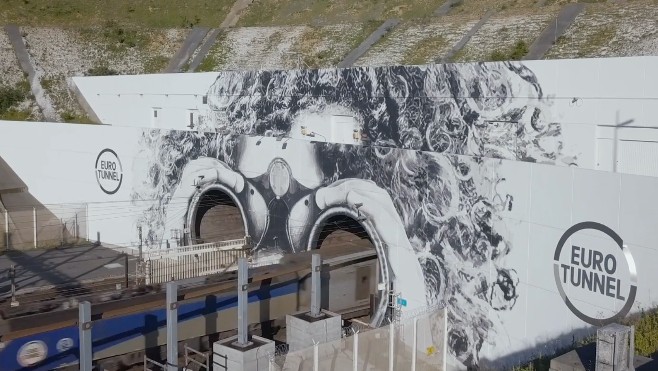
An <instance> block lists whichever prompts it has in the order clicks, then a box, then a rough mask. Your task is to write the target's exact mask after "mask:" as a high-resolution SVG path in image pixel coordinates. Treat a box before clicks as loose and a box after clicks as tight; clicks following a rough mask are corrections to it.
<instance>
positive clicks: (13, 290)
mask: <svg viewBox="0 0 658 371" xmlns="http://www.w3.org/2000/svg"><path fill="white" fill-rule="evenodd" d="M9 278H10V279H11V304H10V305H11V306H12V307H17V306H18V305H19V303H18V301H17V300H16V266H15V265H13V264H12V265H11V267H9Z"/></svg>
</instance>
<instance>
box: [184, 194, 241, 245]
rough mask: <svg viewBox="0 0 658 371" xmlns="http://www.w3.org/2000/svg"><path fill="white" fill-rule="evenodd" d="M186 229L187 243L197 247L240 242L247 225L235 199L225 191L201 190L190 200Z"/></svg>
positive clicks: (233, 195)
mask: <svg viewBox="0 0 658 371" xmlns="http://www.w3.org/2000/svg"><path fill="white" fill-rule="evenodd" d="M187 226H188V228H189V233H190V243H191V244H200V243H209V242H219V241H227V240H233V239H239V238H244V237H245V235H247V223H246V217H245V214H244V210H243V209H242V205H241V204H240V202H239V200H238V198H237V196H236V195H235V194H234V193H233V192H232V191H230V190H229V189H227V188H226V187H224V186H222V185H219V184H214V185H210V186H206V187H204V188H203V189H202V190H201V191H199V192H198V193H197V195H196V196H195V197H194V198H193V199H192V202H191V203H190V206H189V209H188V218H187Z"/></svg>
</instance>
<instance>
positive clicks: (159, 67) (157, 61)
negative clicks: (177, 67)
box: [144, 55, 169, 73]
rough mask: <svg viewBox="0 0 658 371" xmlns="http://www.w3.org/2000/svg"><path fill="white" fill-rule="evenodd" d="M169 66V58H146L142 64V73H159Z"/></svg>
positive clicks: (161, 56)
mask: <svg viewBox="0 0 658 371" xmlns="http://www.w3.org/2000/svg"><path fill="white" fill-rule="evenodd" d="M168 64H169V58H167V57H165V56H163V55H155V56H152V57H148V58H147V59H146V61H145V62H144V72H145V73H160V72H162V71H163V70H164V69H165V68H167V65H168Z"/></svg>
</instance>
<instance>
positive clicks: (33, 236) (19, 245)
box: [0, 204, 87, 250]
mask: <svg viewBox="0 0 658 371" xmlns="http://www.w3.org/2000/svg"><path fill="white" fill-rule="evenodd" d="M0 228H1V230H2V233H0V236H1V237H2V238H1V240H0V249H2V250H28V249H34V248H49V247H60V246H70V245H76V244H78V243H80V242H85V241H86V238H87V205H86V204H62V205H51V206H48V207H45V206H42V207H13V208H9V207H8V208H7V209H0Z"/></svg>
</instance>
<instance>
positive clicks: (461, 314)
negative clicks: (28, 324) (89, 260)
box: [0, 58, 658, 369]
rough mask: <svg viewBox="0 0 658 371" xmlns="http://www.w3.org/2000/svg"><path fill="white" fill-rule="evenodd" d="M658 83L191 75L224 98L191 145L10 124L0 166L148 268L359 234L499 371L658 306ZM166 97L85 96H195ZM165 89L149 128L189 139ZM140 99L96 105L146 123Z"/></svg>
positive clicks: (627, 63)
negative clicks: (654, 163) (174, 124)
mask: <svg viewBox="0 0 658 371" xmlns="http://www.w3.org/2000/svg"><path fill="white" fill-rule="evenodd" d="M653 66H655V58H649V59H641V58H640V59H636V58H619V59H613V60H606V59H603V60H597V61H596V63H592V62H591V61H587V60H578V61H568V60H564V61H532V62H511V63H473V64H447V65H432V66H408V67H382V68H351V69H327V70H292V71H247V72H236V71H227V72H222V73H219V74H210V75H195V76H194V79H202V78H203V77H204V76H211V77H212V79H214V80H213V83H212V84H210V83H206V82H204V84H203V89H206V86H210V88H209V89H208V91H207V95H206V97H205V99H203V100H202V98H204V97H203V95H202V94H199V95H198V97H197V100H198V104H199V106H198V107H196V108H194V109H195V110H197V111H196V112H197V114H198V117H199V120H198V123H196V124H195V125H194V130H193V131H182V130H164V129H154V128H148V126H149V125H148V123H145V124H142V125H141V126H140V127H116V126H89V125H64V124H44V123H5V122H0V157H1V158H2V159H3V160H4V161H5V162H6V163H7V164H8V166H9V167H11V169H12V170H13V171H15V173H16V174H17V176H19V177H20V179H21V180H22V181H23V182H24V183H25V184H26V186H27V187H29V192H30V194H32V195H34V197H35V198H36V199H37V200H39V201H40V202H41V203H42V204H44V205H58V204H67V203H87V215H88V217H87V225H88V228H87V229H88V231H89V236H87V237H88V238H89V239H93V240H95V239H96V238H97V237H96V236H99V235H100V236H101V237H100V238H101V239H102V242H103V243H104V244H107V245H108V246H112V245H114V246H122V247H135V246H138V245H139V243H140V241H139V233H138V228H141V231H142V237H143V239H144V241H143V243H144V245H145V246H146V247H147V248H150V249H164V248H167V246H176V245H177V244H179V243H185V242H187V243H189V242H192V243H197V242H202V241H203V242H205V241H212V240H223V239H231V238H240V237H243V236H244V235H249V236H250V238H251V241H252V246H253V249H254V250H255V254H256V257H257V258H261V257H262V258H263V259H266V260H268V259H272V260H276V259H278V257H280V256H282V255H284V254H288V253H295V252H299V251H304V250H308V249H315V248H318V247H320V248H325V246H327V245H328V244H329V243H328V242H326V241H328V240H329V238H327V230H328V229H329V230H330V229H332V228H333V229H336V228H338V229H341V228H344V229H346V230H348V231H349V230H351V231H352V232H354V231H355V230H356V231H357V232H354V234H355V235H356V234H358V236H359V237H362V238H363V239H365V240H367V242H368V243H369V244H371V245H372V246H373V248H374V249H376V251H377V252H378V256H379V265H380V267H379V273H380V278H381V282H386V283H392V284H393V289H394V290H395V291H396V292H399V293H400V298H401V299H404V301H405V302H406V304H407V305H406V307H404V308H403V310H405V311H409V312H413V311H414V310H415V309H419V308H424V307H426V306H430V305H433V304H445V305H446V306H447V308H448V310H449V334H448V342H449V349H450V352H451V353H452V355H453V356H454V357H453V358H454V359H456V362H457V363H459V364H461V366H463V368H469V367H470V368H474V369H475V368H478V367H480V368H482V367H483V366H490V367H492V368H494V369H499V368H502V367H503V366H510V365H517V364H518V363H519V362H522V361H527V360H529V359H531V358H532V357H535V356H538V355H540V354H551V352H552V351H554V350H555V349H556V348H558V347H561V346H565V345H568V344H571V342H572V340H573V337H574V336H576V337H578V336H579V335H584V334H585V332H589V333H591V332H592V330H593V329H595V326H598V325H599V324H601V323H610V321H611V319H612V320H614V319H617V318H621V317H623V316H625V315H627V314H628V313H636V312H639V311H641V310H643V309H650V308H655V307H657V306H658V297H656V293H657V292H658V290H656V285H657V284H656V283H657V282H658V270H656V269H655V264H656V262H657V261H658V248H656V241H658V224H657V222H656V218H655V210H656V207H657V206H658V194H657V193H656V192H655V190H656V189H657V188H658V176H657V175H655V174H658V172H656V173H655V174H654V173H651V171H654V170H652V169H653V168H652V167H650V166H648V165H646V164H647V160H646V159H647V158H652V157H651V156H653V154H655V153H658V150H654V148H658V147H655V143H658V133H654V131H656V130H655V128H656V127H658V124H657V123H655V117H657V115H656V107H655V104H652V103H651V102H653V101H654V100H655V98H656V94H658V91H655V86H658V84H653V83H646V82H645V81H650V82H652V81H658V74H656V69H655V68H654V67H653ZM187 75H192V74H186V75H185V76H187ZM171 76H172V75H161V76H155V75H150V76H146V77H139V76H138V77H134V78H135V79H136V80H135V81H132V82H131V81H128V80H129V79H127V78H125V77H122V80H110V79H111V78H107V80H103V79H101V78H93V80H92V79H91V78H90V80H89V84H91V85H93V84H95V83H98V84H100V85H102V86H100V85H99V86H100V87H98V89H100V90H102V89H105V88H107V87H108V86H110V85H111V83H113V81H117V84H120V83H121V84H125V86H126V88H125V90H126V91H128V90H130V89H132V90H130V91H131V92H134V91H141V90H139V89H141V87H140V86H138V85H140V84H142V83H143V82H145V81H157V82H158V83H163V84H164V80H166V79H179V80H176V81H187V80H185V79H187V77H185V76H182V75H181V76H182V77H181V76H176V77H171ZM609 76H618V77H619V78H620V80H618V81H617V80H611V79H609V78H608V77H609ZM621 76H623V79H622V78H621ZM627 76H630V77H628V78H627ZM102 81H106V82H103V83H102V84H101V82H102ZM168 81H171V80H168ZM190 81H191V80H190ZM103 84H105V85H103ZM642 84H644V85H642ZM143 85H147V84H146V83H144V84H143ZM191 85H194V84H192V83H190V86H191ZM154 86H155V85H154ZM157 86H160V85H157ZM162 86H164V85H162ZM638 86H639V87H638ZM188 87H189V86H188ZM135 89H137V90H135ZM176 89H178V87H176V86H175V87H174V88H172V94H171V95H170V96H169V97H168V98H162V101H163V102H167V101H166V99H170V100H171V101H168V102H169V103H167V104H170V105H171V106H175V105H176V104H179V103H180V104H181V105H183V107H185V108H184V109H181V110H179V111H176V110H175V109H174V108H171V110H169V111H167V110H166V109H165V108H163V111H162V112H163V115H162V117H161V118H162V119H163V120H164V116H165V115H166V114H169V113H170V114H171V116H167V120H169V121H167V122H171V121H172V120H174V119H175V118H176V117H180V118H181V120H183V121H184V123H183V124H181V125H180V126H179V127H185V126H187V125H188V123H189V121H188V120H189V117H188V115H189V114H190V112H188V108H189V106H187V105H185V103H181V102H187V101H185V100H184V99H183V98H180V99H181V100H178V101H176V99H177V98H176V97H175V96H174V94H173V92H174V91H178V90H176ZM185 89H187V87H185ZM185 89H183V87H181V88H180V89H179V90H180V91H183V90H185ZM652 89H653V90H652ZM112 91H118V90H116V89H115V90H112ZM147 93H148V92H147ZM147 93H145V95H144V98H143V100H142V98H141V97H140V98H139V99H136V98H134V96H129V98H125V97H123V96H122V97H123V98H120V97H118V96H114V95H113V96H112V98H111V100H110V98H109V95H108V96H107V97H105V98H103V96H104V95H102V94H101V95H97V94H92V95H90V96H89V100H90V102H92V103H90V104H92V105H94V104H95V107H99V106H101V103H102V102H100V101H99V100H102V99H107V100H106V101H104V102H106V105H107V106H108V107H110V106H111V109H112V110H115V111H116V107H117V105H116V104H120V103H116V102H125V104H126V107H128V108H126V111H130V110H134V112H138V113H140V112H141V113H144V110H147V111H148V110H150V109H151V108H152V107H153V106H143V107H142V106H140V107H141V108H140V110H137V109H136V108H135V107H137V105H138V104H142V105H146V104H155V103H140V102H147V101H149V99H155V98H152V97H147V95H148V94H147ZM593 97H601V98H600V99H599V98H593ZM620 97H621V98H620ZM192 98H193V97H185V99H190V100H191V99H192ZM646 98H651V99H646ZM121 99H123V100H121ZM94 102H95V103H94ZM177 102H178V103H177ZM202 102H206V103H207V104H204V103H202ZM103 104H104V103H103ZM131 104H132V106H131ZM160 105H164V103H158V106H160ZM130 107H132V108H130ZM145 107H147V108H145ZM190 111H192V110H190ZM104 112H106V113H107V112H109V111H104ZM176 112H178V113H176ZM141 113H140V114H141ZM124 114H125V112H123V113H122V115H124ZM179 114H180V115H179ZM192 116H194V113H192ZM121 117H125V115H124V116H121ZM140 117H141V116H140ZM150 118H151V117H149V118H145V121H148V119H150ZM615 120H617V121H615ZM622 123H629V124H628V126H629V127H624V128H619V126H620V125H621V124H622ZM630 123H632V125H631V124H630ZM151 124H152V122H151ZM636 126H643V127H642V128H639V129H638V128H636ZM633 130H636V131H633ZM633 135H635V136H633ZM617 138H618V139H619V140H617ZM633 138H635V139H633ZM638 138H639V139H641V140H638ZM652 141H653V142H652ZM652 143H653V144H652ZM652 146H654V147H652ZM26 148H29V149H30V150H29V151H26V150H25V149H26ZM615 151H617V152H615ZM633 156H635V157H633ZM615 164H617V165H615ZM636 165H637V166H636ZM615 166H616V167H615ZM643 171H644V173H643ZM218 210H219V211H218ZM215 212H216V213H217V214H212V213H215ZM224 212H225V213H224ZM222 213H224V214H222ZM211 214H212V215H214V217H213V218H214V219H213V218H210V215H211ZM602 231H603V232H602ZM181 236H183V237H181ZM565 236H566V237H565ZM325 238H326V239H325ZM268 261H269V260H268ZM373 286H374V285H373ZM382 297H383V299H382ZM382 297H380V298H379V299H378V301H377V302H376V305H377V307H376V308H375V313H374V315H373V316H372V318H371V320H372V322H373V323H374V324H381V323H383V321H384V320H385V315H384V314H385V313H384V312H385V306H386V304H387V302H386V298H385V295H382ZM574 334H576V335H574Z"/></svg>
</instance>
